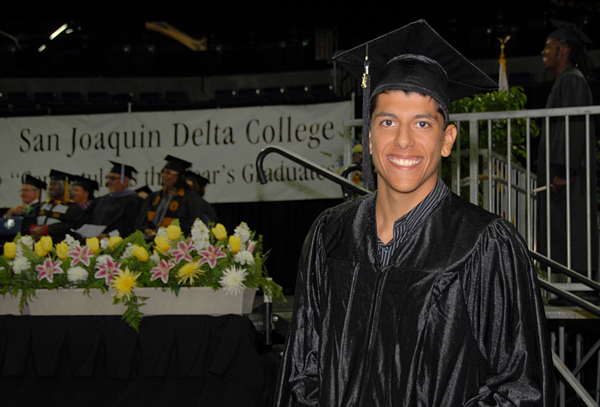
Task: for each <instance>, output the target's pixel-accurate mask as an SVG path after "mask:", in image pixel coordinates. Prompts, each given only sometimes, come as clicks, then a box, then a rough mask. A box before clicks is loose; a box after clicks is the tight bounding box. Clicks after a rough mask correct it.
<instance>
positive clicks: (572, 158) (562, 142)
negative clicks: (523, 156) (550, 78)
mask: <svg viewBox="0 0 600 407" xmlns="http://www.w3.org/2000/svg"><path fill="white" fill-rule="evenodd" d="M553 23H554V24H555V25H556V26H557V29H556V30H555V31H554V32H552V33H551V34H550V35H549V36H548V39H547V40H546V46H545V48H544V50H543V51H542V57H543V62H544V67H545V68H546V69H549V70H552V71H553V72H554V74H555V76H556V80H555V82H554V84H553V85H552V89H551V91H550V95H549V96H548V101H547V102H546V108H557V107H573V106H591V105H593V104H594V103H593V100H592V92H591V90H590V87H589V86H588V83H587V78H588V77H589V74H590V69H591V66H590V64H589V58H588V57H587V55H586V52H585V48H584V46H585V45H586V44H591V43H592V42H591V40H590V39H589V38H588V37H587V36H586V35H585V34H584V33H583V31H581V30H580V29H579V28H578V27H577V26H575V25H573V24H570V23H564V22H560V21H553ZM548 131H549V132H548V138H549V146H550V148H549V149H548V150H549V151H548V155H549V161H547V159H546V129H545V127H544V129H543V131H542V133H541V136H540V145H539V150H538V166H537V182H538V185H539V186H544V185H546V186H548V188H547V189H546V191H542V192H540V193H538V194H537V214H538V217H537V247H538V251H539V252H540V253H542V254H547V253H548V235H550V249H551V251H550V257H551V258H552V259H553V260H555V261H557V262H558V263H561V264H563V265H565V266H568V265H569V263H568V260H569V259H568V256H567V244H568V241H567V175H568V184H569V186H570V187H569V194H570V211H569V213H570V218H571V247H570V250H571V256H570V257H571V259H570V260H571V262H570V266H571V269H573V270H575V271H578V272H580V273H582V274H586V275H587V271H588V250H587V244H585V242H587V228H588V226H589V227H590V230H591V238H592V240H591V248H592V249H591V270H592V275H594V274H595V272H596V271H597V270H598V223H597V219H598V205H597V198H596V197H597V189H596V188H597V185H596V147H595V142H596V135H595V131H594V120H593V118H590V132H589V136H587V137H586V123H585V118H584V117H577V116H573V117H570V118H569V150H568V157H569V174H567V170H566V168H567V160H566V157H567V145H566V139H565V134H566V129H565V120H564V118H563V117H561V118H551V120H550V126H549V128H548ZM586 144H589V151H590V154H589V156H590V169H591V171H590V174H589V175H590V180H589V181H590V182H589V185H590V187H589V188H588V187H587V174H586ZM546 167H548V168H546ZM547 169H548V173H547V172H546V171H547ZM547 175H548V176H547ZM588 191H589V193H590V195H589V203H590V210H591V212H590V214H589V216H588V212H587V205H586V197H587V192H588ZM548 197H549V201H550V223H548V222H547V213H548V211H547V205H546V202H547V199H548ZM548 228H549V229H550V230H549V231H548Z"/></svg>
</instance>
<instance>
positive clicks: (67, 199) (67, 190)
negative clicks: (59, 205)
mask: <svg viewBox="0 0 600 407" xmlns="http://www.w3.org/2000/svg"><path fill="white" fill-rule="evenodd" d="M70 199H71V194H70V193H69V177H66V178H65V200H64V202H69V200H70Z"/></svg>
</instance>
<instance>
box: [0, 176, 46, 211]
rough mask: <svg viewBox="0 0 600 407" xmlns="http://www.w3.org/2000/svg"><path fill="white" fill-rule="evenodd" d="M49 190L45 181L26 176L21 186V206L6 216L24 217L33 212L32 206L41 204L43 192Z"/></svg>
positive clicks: (14, 208) (11, 209) (12, 209)
mask: <svg viewBox="0 0 600 407" xmlns="http://www.w3.org/2000/svg"><path fill="white" fill-rule="evenodd" d="M46 188H47V185H46V183H45V182H44V181H42V180H41V179H39V178H35V177H32V176H31V175H29V174H27V175H25V179H24V180H23V182H22V185H21V201H23V203H22V204H21V205H17V206H15V207H13V208H10V209H9V210H8V211H7V212H6V213H5V214H4V216H23V215H24V214H25V212H27V211H29V210H31V207H32V205H34V204H36V203H37V202H39V200H40V197H41V196H42V191H43V190H45V189H46Z"/></svg>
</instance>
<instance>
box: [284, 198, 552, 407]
mask: <svg viewBox="0 0 600 407" xmlns="http://www.w3.org/2000/svg"><path fill="white" fill-rule="evenodd" d="M375 200H376V197H375V194H371V195H368V196H366V197H364V198H361V199H358V200H354V201H351V202H347V203H344V204H342V205H340V206H338V207H335V208H333V209H330V210H327V211H326V212H325V213H324V214H322V215H321V216H320V217H319V218H318V219H317V221H316V222H315V223H314V225H313V227H312V229H311V231H310V232H309V235H308V237H307V239H306V241H305V244H304V248H303V252H302V256H301V261H300V267H299V274H298V281H297V285H296V297H295V304H294V317H293V321H292V323H291V326H290V331H289V334H288V339H287V343H286V349H285V354H284V357H283V360H282V364H281V368H280V376H279V379H278V386H277V392H276V402H275V405H276V406H278V407H280V406H281V407H283V406H322V407H335V406H344V407H350V406H369V407H377V406H411V407H412V406H427V407H435V406H444V407H446V406H475V405H486V406H496V405H498V406H508V405H511V406H512V405H513V404H511V403H514V405H519V406H550V405H553V395H552V392H553V386H554V383H553V377H552V375H553V366H552V359H551V355H550V351H549V346H548V335H547V332H546V320H545V315H544V310H543V305H542V302H541V295H540V289H539V287H538V284H537V279H536V276H535V273H534V271H533V267H532V264H531V261H530V258H529V256H528V253H527V249H526V246H525V244H524V242H523V240H522V239H521V237H520V236H519V235H518V233H517V232H516V230H515V229H514V228H513V227H512V225H511V224H510V223H508V222H507V221H505V220H504V219H501V218H498V217H496V216H495V215H492V214H490V213H489V212H486V211H484V210H482V209H480V208H477V207H475V206H474V205H471V204H470V203H468V202H466V201H464V200H463V199H461V198H459V197H457V196H456V195H455V194H453V193H449V194H448V195H447V196H446V197H445V198H443V200H442V201H441V202H440V204H439V205H438V207H437V208H436V209H435V210H434V211H433V213H432V214H431V215H429V217H427V218H426V219H425V220H424V221H423V222H422V223H421V224H419V225H418V226H417V227H416V229H415V230H414V231H413V233H412V234H411V235H410V236H408V237H407V238H406V240H405V242H404V243H403V244H402V245H401V246H400V247H399V248H398V249H397V252H396V253H394V257H393V258H392V260H391V262H390V266H388V267H385V268H383V269H382V268H381V267H380V265H379V257H378V255H377V230H376V220H375Z"/></svg>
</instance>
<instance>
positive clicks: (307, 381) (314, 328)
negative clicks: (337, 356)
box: [275, 216, 325, 407]
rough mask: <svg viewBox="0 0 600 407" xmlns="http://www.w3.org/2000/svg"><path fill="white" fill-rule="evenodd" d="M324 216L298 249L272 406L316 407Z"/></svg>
mask: <svg viewBox="0 0 600 407" xmlns="http://www.w3.org/2000/svg"><path fill="white" fill-rule="evenodd" d="M324 223H325V216H321V217H320V218H319V219H317V220H316V221H315V223H314V224H313V226H312V228H311V230H310V232H309V233H308V236H307V238H306V240H305V241H304V246H303V249H302V254H301V257H300V264H299V269H298V277H297V281H296V293H295V294H296V295H295V301H294V317H293V318H292V322H291V325H290V329H289V332H288V335H287V342H286V347H285V353H284V356H283V359H282V363H281V366H280V371H279V378H278V383H277V391H276V395H275V406H276V407H285V406H290V407H291V406H318V399H319V391H320V389H319V371H318V365H319V363H318V362H319V343H320V337H321V332H320V326H321V324H320V310H319V287H320V285H321V275H322V273H323V269H324V267H325V252H324V249H323V239H322V231H323V227H324V226H323V225H324Z"/></svg>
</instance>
